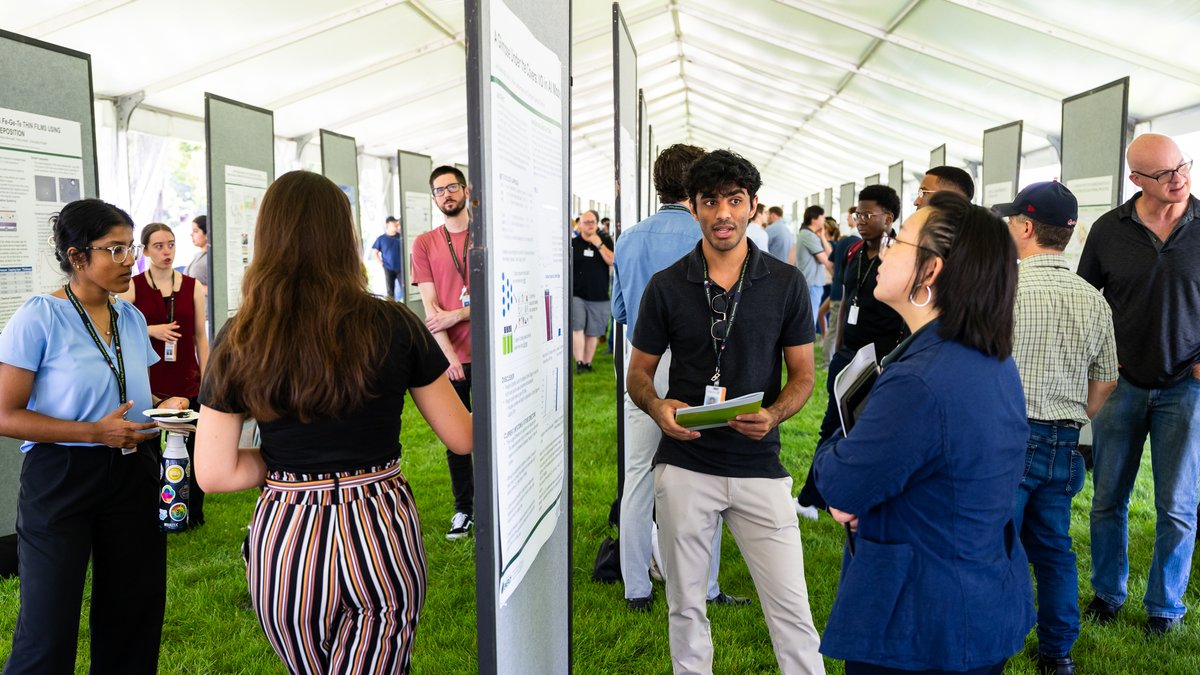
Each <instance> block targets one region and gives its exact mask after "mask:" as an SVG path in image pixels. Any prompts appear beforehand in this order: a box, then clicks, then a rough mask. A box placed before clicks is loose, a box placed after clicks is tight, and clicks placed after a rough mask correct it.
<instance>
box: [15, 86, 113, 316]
mask: <svg viewBox="0 0 1200 675" xmlns="http://www.w3.org/2000/svg"><path fill="white" fill-rule="evenodd" d="M82 148H83V137H82V135H81V129H80V126H79V123H78V122H74V121H71V120H64V119H58V118H55V117H47V116H45V115H37V114H34V113H27V112H22V111H20V110H11V109H9V108H0V328H3V327H4V325H6V324H7V323H8V319H9V318H10V317H11V316H12V315H13V312H15V311H17V309H18V308H19V307H20V306H21V304H22V303H24V302H25V300H27V299H28V298H29V297H30V296H32V295H34V294H36V293H48V292H50V291H53V290H54V289H56V288H58V287H59V286H61V285H62V284H63V283H64V274H63V272H62V269H61V268H60V267H59V264H58V261H57V260H55V259H54V245H53V244H52V243H51V237H52V233H53V230H52V228H51V225H50V219H51V218H52V217H53V216H54V214H56V213H58V212H59V210H61V209H62V207H63V205H64V204H66V203H67V202H73V201H75V200H77V199H79V198H81V197H82V196H83V152H82ZM100 253H101V254H103V255H108V254H107V253H106V252H100Z"/></svg>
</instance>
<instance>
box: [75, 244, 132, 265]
mask: <svg viewBox="0 0 1200 675" xmlns="http://www.w3.org/2000/svg"><path fill="white" fill-rule="evenodd" d="M142 248H143V246H142V245H141V244H133V245H131V246H126V245H125V244H117V245H116V246H84V247H83V249H84V250H85V251H108V252H109V253H111V254H112V259H113V262H115V263H117V264H118V265H120V264H122V263H124V262H125V261H126V260H129V256H130V255H131V254H132V255H133V259H134V260H137V259H138V258H139V257H141V255H142Z"/></svg>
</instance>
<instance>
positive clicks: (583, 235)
mask: <svg viewBox="0 0 1200 675" xmlns="http://www.w3.org/2000/svg"><path fill="white" fill-rule="evenodd" d="M599 218H600V214H599V213H597V212H596V211H592V210H589V211H584V212H583V215H581V216H579V236H577V237H573V238H572V239H571V270H572V275H573V279H572V284H571V351H572V352H574V356H575V374H576V375H580V374H583V373H590V372H592V357H593V356H595V354H596V345H597V344H598V343H599V340H600V336H601V335H604V334H605V332H606V331H607V330H608V320H609V318H610V317H611V309H610V305H609V299H608V282H609V273H608V271H609V269H611V268H612V263H613V250H612V246H613V242H612V239H610V238H609V237H608V235H607V234H605V233H604V232H601V231H600V229H599V225H600V223H599Z"/></svg>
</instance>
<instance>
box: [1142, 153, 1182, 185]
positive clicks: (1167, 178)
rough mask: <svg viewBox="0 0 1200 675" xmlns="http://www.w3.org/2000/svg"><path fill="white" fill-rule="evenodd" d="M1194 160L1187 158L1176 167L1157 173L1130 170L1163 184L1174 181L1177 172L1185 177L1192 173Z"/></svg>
mask: <svg viewBox="0 0 1200 675" xmlns="http://www.w3.org/2000/svg"><path fill="white" fill-rule="evenodd" d="M1192 161H1193V160H1190V159H1187V160H1184V161H1182V162H1180V163H1179V166H1177V167H1175V168H1174V169H1166V170H1165V171H1158V172H1155V173H1142V172H1141V171H1133V170H1132V169H1131V170H1130V173H1136V174H1137V175H1139V176H1141V177H1142V178H1149V179H1150V180H1152V181H1154V182H1156V183H1158V184H1159V185H1163V184H1166V183H1170V182H1172V181H1174V180H1175V174H1179V175H1180V176H1184V177H1186V176H1190V175H1191V174H1192Z"/></svg>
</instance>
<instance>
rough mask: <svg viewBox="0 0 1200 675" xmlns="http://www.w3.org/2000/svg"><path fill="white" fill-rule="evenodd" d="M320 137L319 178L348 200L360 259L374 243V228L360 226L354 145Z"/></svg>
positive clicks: (338, 136) (324, 135)
mask: <svg viewBox="0 0 1200 675" xmlns="http://www.w3.org/2000/svg"><path fill="white" fill-rule="evenodd" d="M320 136H321V174H322V175H324V176H325V177H326V178H328V179H329V180H331V181H333V182H334V183H336V184H337V186H338V187H339V188H341V190H342V193H343V194H345V195H346V198H347V199H349V200H350V208H351V210H353V212H354V226H355V227H356V228H358V238H359V241H360V242H361V244H362V251H361V253H362V254H363V255H365V254H366V252H367V250H368V249H369V248H370V246H371V242H373V241H375V237H376V236H377V234H376V232H375V230H376V229H379V230H380V231H382V229H383V225H382V224H380V225H379V226H378V228H376V227H371V226H364V224H363V222H362V213H361V210H360V208H359V192H358V144H357V143H355V141H354V138H353V137H351V136H344V135H342V134H337V133H334V132H332V131H327V130H325V129H321V130H320Z"/></svg>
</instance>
